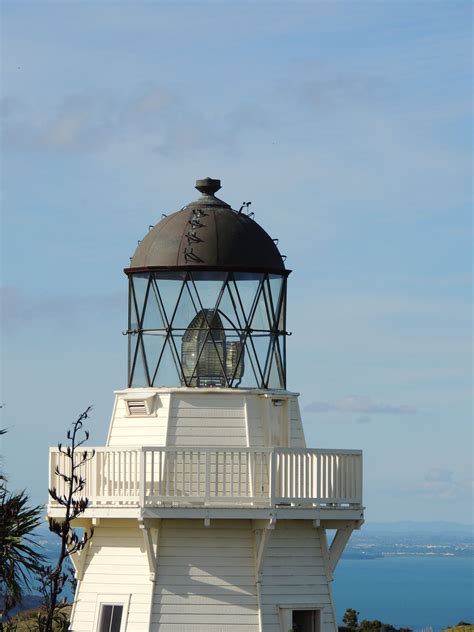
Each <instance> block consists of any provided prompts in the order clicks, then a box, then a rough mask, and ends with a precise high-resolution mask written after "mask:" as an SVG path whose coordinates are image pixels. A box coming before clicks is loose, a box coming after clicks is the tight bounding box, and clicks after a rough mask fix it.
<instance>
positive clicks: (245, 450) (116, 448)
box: [49, 445, 362, 456]
mask: <svg viewBox="0 0 474 632" xmlns="http://www.w3.org/2000/svg"><path fill="white" fill-rule="evenodd" d="M84 449H85V450H86V451H87V452H92V450H94V452H96V453H97V452H130V451H137V452H151V451H153V452H242V453H250V452H257V453H259V454H272V452H277V453H282V454H331V455H334V456H338V455H341V456H345V455H351V454H352V455H355V456H359V455H362V450H335V449H330V448H281V447H274V448H243V447H242V448H241V447H236V446H219V447H217V446H216V447H209V446H203V447H201V446H183V447H178V446H137V445H132V446H122V445H121V446H89V445H88V446H84ZM49 451H50V452H59V449H58V446H52V447H50V448H49ZM82 451H84V450H82Z"/></svg>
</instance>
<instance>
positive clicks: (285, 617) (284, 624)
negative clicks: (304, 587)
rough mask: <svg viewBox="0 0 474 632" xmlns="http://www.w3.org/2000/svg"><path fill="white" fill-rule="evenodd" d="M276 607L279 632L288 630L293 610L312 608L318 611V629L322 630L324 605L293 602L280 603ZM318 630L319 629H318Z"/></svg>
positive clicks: (291, 622)
mask: <svg viewBox="0 0 474 632" xmlns="http://www.w3.org/2000/svg"><path fill="white" fill-rule="evenodd" d="M277 607H278V613H279V616H280V630H281V632H288V631H289V630H291V629H292V626H293V621H292V619H293V612H294V611H295V610H314V611H315V612H318V613H319V630H322V622H323V614H324V606H323V605H321V604H314V603H309V604H307V603H295V604H281V605H279V606H277ZM318 632H319V631H318Z"/></svg>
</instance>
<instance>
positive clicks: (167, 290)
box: [153, 272, 186, 321]
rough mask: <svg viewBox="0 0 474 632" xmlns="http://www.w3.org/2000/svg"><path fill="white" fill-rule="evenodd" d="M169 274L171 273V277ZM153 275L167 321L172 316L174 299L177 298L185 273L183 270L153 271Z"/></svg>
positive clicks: (174, 305) (174, 304)
mask: <svg viewBox="0 0 474 632" xmlns="http://www.w3.org/2000/svg"><path fill="white" fill-rule="evenodd" d="M171 274H172V275H173V276H172V277H171ZM153 276H154V278H155V280H156V286H157V287H158V291H159V294H160V297H161V302H162V304H163V308H164V310H165V314H166V316H167V318H168V321H171V317H172V316H173V312H174V309H175V307H176V301H177V300H178V296H179V293H180V291H181V288H182V286H183V281H184V279H185V276H186V275H185V273H184V272H180V273H176V272H173V273H168V274H166V273H158V272H154V273H153Z"/></svg>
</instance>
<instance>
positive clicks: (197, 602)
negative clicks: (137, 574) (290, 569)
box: [150, 520, 258, 632]
mask: <svg viewBox="0 0 474 632" xmlns="http://www.w3.org/2000/svg"><path fill="white" fill-rule="evenodd" d="M254 555H255V553H254V540H253V531H252V529H251V523H250V522H249V521H245V520H239V521H236V520H225V521H223V520H222V521H221V520H219V521H217V520H216V521H211V524H210V526H209V527H205V526H204V524H203V521H202V520H188V521H185V520H173V521H171V520H164V521H162V526H161V530H160V547H159V553H158V561H157V575H156V584H155V590H154V595H153V606H152V618H151V621H152V623H151V628H150V630H152V631H153V632H158V631H159V632H179V631H180V630H187V631H189V630H191V629H192V630H193V632H223V631H226V632H258V610H257V596H256V587H255V557H254Z"/></svg>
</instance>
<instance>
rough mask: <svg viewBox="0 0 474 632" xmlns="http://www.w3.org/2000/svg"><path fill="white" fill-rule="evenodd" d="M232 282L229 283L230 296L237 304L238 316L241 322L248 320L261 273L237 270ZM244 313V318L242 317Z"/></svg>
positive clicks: (261, 277)
mask: <svg viewBox="0 0 474 632" xmlns="http://www.w3.org/2000/svg"><path fill="white" fill-rule="evenodd" d="M233 276H234V282H231V283H230V289H231V293H232V296H233V297H234V300H235V302H236V305H237V309H238V312H239V318H241V320H242V322H244V320H245V319H247V320H249V318H250V315H251V313H252V309H253V305H254V302H255V297H256V295H257V292H258V289H259V287H260V281H261V280H262V279H263V276H264V275H263V274H255V273H250V272H239V273H235V274H234V275H233ZM244 315H245V318H244Z"/></svg>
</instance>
